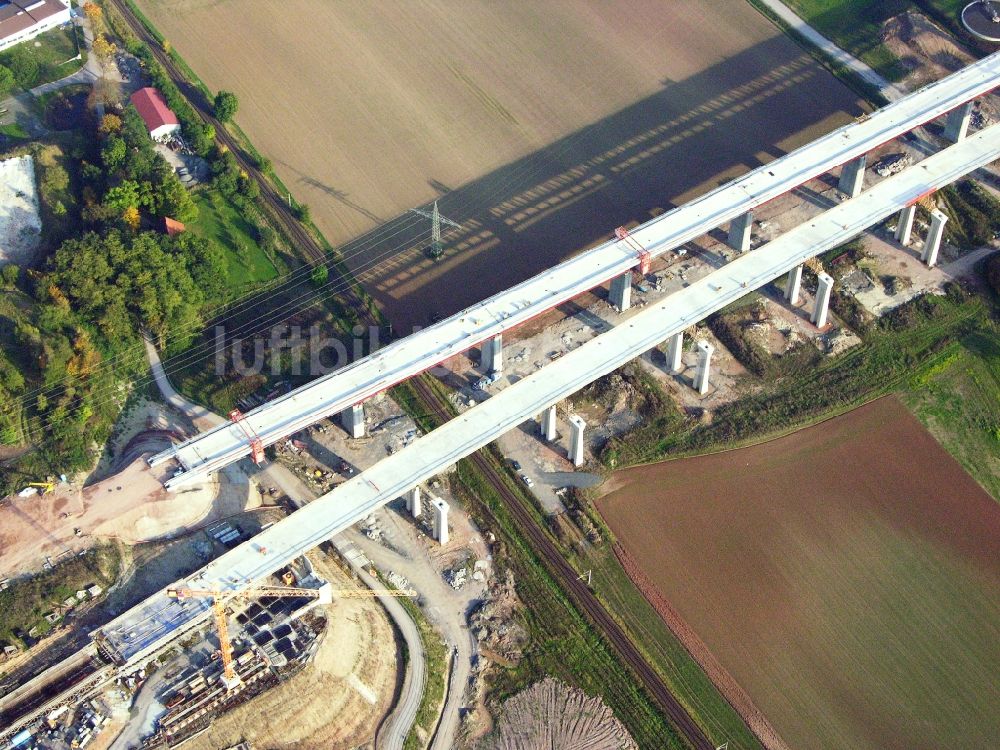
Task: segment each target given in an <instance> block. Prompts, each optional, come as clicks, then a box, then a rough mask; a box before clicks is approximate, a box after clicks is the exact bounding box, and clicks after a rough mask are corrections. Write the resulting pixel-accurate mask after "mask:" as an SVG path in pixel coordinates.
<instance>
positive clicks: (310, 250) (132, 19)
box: [110, 0, 377, 324]
mask: <svg viewBox="0 0 1000 750" xmlns="http://www.w3.org/2000/svg"><path fill="white" fill-rule="evenodd" d="M110 3H111V5H113V6H114V7H115V9H116V10H117V11H118V12H119V14H120V15H121V16H122V18H123V19H124V20H125V23H126V24H128V26H129V28H130V29H131V30H132V33H133V34H135V35H136V37H137V38H138V39H139V40H140V41H142V42H145V44H146V45H147V46H148V47H149V49H150V51H151V52H152V53H153V57H154V58H156V61H157V62H159V63H160V65H162V66H163V68H164V69H165V70H166V71H167V74H168V75H169V76H170V78H171V79H172V80H173V81H174V83H175V84H176V85H177V87H178V88H179V89H180V90H181V93H183V94H184V96H185V97H186V98H187V100H188V102H190V104H191V106H192V107H193V108H194V111H195V112H197V113H198V116H199V117H200V118H201V119H202V120H203V121H204V122H206V123H208V124H209V125H212V126H213V127H214V128H215V137H216V139H217V140H218V141H219V143H221V144H222V145H223V146H225V147H226V148H227V149H229V151H230V153H232V154H233V156H234V157H235V158H236V161H237V163H238V164H239V166H240V169H242V170H245V171H246V173H247V174H248V175H250V176H251V177H253V179H254V181H255V182H256V183H257V185H258V186H259V187H260V194H261V199H262V200H263V201H264V203H265V205H266V206H267V207H268V208H269V209H270V212H271V214H272V216H273V217H274V219H275V220H276V221H277V222H278V224H279V225H280V226H281V229H282V231H283V232H284V233H285V236H286V237H288V238H289V239H290V240H291V241H292V243H293V244H294V245H295V246H296V247H297V248H298V250H299V251H300V252H301V253H302V254H303V257H304V258H305V259H306V260H307V261H308V262H309V263H311V264H319V263H325V264H327V266H328V267H329V268H330V271H331V272H332V273H334V274H338V269H337V268H336V267H333V266H332V265H331V264H329V263H327V260H328V259H327V254H326V251H325V250H324V248H323V246H322V245H321V244H320V243H319V241H318V240H317V239H316V238H315V237H314V236H313V235H312V234H311V233H310V232H309V230H308V229H306V228H305V227H304V226H303V225H302V223H301V222H300V221H299V220H298V219H297V218H296V217H295V216H294V214H292V212H291V209H290V208H289V207H288V205H287V204H286V203H285V200H284V198H283V197H282V196H281V195H280V194H279V193H278V191H277V190H276V189H275V187H274V185H272V184H271V182H270V180H268V179H267V177H266V176H265V175H264V174H263V173H262V172H261V171H260V169H259V168H258V167H257V164H256V162H255V160H254V159H253V158H251V157H250V155H249V154H248V153H247V152H246V150H245V149H244V148H243V146H242V144H241V143H240V142H239V141H238V140H237V139H236V138H234V137H233V135H232V134H231V133H230V132H229V131H228V130H226V127H225V126H224V125H223V124H222V123H221V122H219V120H217V119H216V118H215V116H214V115H213V114H212V111H211V109H210V105H209V104H208V103H207V102H204V101H203V100H202V99H203V97H202V95H201V92H200V91H197V90H195V88H194V85H193V84H191V83H190V82H189V81H188V80H187V78H186V77H185V76H184V74H183V73H182V72H181V70H180V69H179V68H178V66H177V65H176V63H174V61H173V60H172V59H171V58H170V55H168V54H167V53H166V52H165V51H164V50H163V48H162V47H161V45H160V43H159V42H158V41H157V40H156V38H155V37H154V36H153V35H152V34H151V33H150V32H149V30H148V29H147V28H146V26H145V25H144V24H143V23H142V21H141V20H140V19H139V18H138V17H137V16H136V15H135V13H134V12H133V11H132V9H131V8H130V7H129V5H128V3H127V2H126V1H125V0H110ZM338 275H339V274H338ZM341 280H342V281H344V282H349V283H348V284H346V286H345V288H346V290H347V291H346V292H344V293H343V296H346V297H348V300H346V301H348V302H349V303H350V305H351V306H352V307H354V308H355V309H356V310H357V311H358V313H359V314H362V315H364V316H365V317H367V318H369V319H371V320H372V323H373V324H374V323H376V322H377V321H375V320H374V315H372V314H371V311H370V309H369V308H368V305H367V304H365V302H364V300H362V299H361V297H360V296H359V295H358V293H357V289H356V288H355V287H354V283H353V281H352V280H351V279H347V278H343V277H342V276H341Z"/></svg>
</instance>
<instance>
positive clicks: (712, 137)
mask: <svg viewBox="0 0 1000 750" xmlns="http://www.w3.org/2000/svg"><path fill="white" fill-rule="evenodd" d="M664 84H665V86H666V87H665V88H664V89H661V90H659V91H657V92H656V93H654V94H652V95H651V96H648V97H646V98H644V99H642V100H640V101H638V102H636V103H635V104H633V105H631V106H629V107H626V108H625V109H622V110H620V111H618V112H616V113H614V114H612V115H610V116H608V117H606V118H604V119H602V120H599V121H597V122H595V123H593V124H591V125H588V126H586V127H584V128H582V129H580V130H578V131H576V132H574V133H572V134H570V135H568V136H566V137H564V138H561V139H559V140H557V141H555V142H553V143H552V144H550V145H548V146H546V147H545V148H542V149H540V150H538V151H535V152H534V153H532V154H529V155H528V156H525V157H524V158H522V159H518V160H517V161H514V162H512V163H510V164H508V165H506V166H504V167H501V168H500V169H497V170H495V171H493V172H491V173H490V174H487V175H485V176H483V177H481V178H479V179H476V180H474V181H472V182H469V183H467V184H465V185H462V186H461V187H458V188H456V189H454V190H452V191H450V192H447V193H445V194H443V195H442V196H441V197H440V198H439V199H438V204H439V206H440V209H441V213H442V214H443V215H444V216H446V217H448V218H449V219H452V220H454V221H456V222H458V223H460V224H461V225H462V229H455V228H452V227H443V229H444V236H443V240H444V250H445V252H444V255H443V256H442V257H441V258H438V259H437V260H433V259H430V258H428V257H427V256H426V255H425V254H424V253H423V250H424V248H425V247H426V246H427V243H428V240H429V233H430V226H429V224H430V223H429V222H426V221H419V220H415V218H414V216H413V214H412V213H409V212H407V213H403V214H401V215H399V216H397V217H395V218H394V219H392V220H390V221H389V222H387V223H386V224H383V225H381V226H379V227H377V228H376V229H373V230H372V231H370V232H368V233H366V234H365V235H362V236H360V237H358V238H356V239H355V240H353V241H351V242H349V243H347V244H346V245H344V246H343V247H342V248H341V253H342V254H343V256H344V258H345V259H346V261H347V264H348V266H349V267H350V268H351V270H352V271H353V272H354V273H355V274H356V276H357V277H358V278H359V280H360V281H361V282H362V284H363V285H364V286H365V288H366V289H367V290H368V291H369V292H370V293H371V294H372V295H373V296H374V297H375V299H376V300H377V302H378V303H379V305H380V306H381V307H382V309H383V311H385V313H386V314H387V316H388V318H389V320H391V321H392V323H393V325H394V326H395V327H396V329H397V330H408V329H409V328H410V327H411V326H412V325H415V324H418V325H422V324H426V323H428V322H429V321H430V316H431V313H432V311H433V312H434V313H437V314H439V315H441V314H444V315H449V314H452V313H454V312H457V311H458V310H461V309H463V308H464V307H467V306H468V305H470V304H473V303H475V302H477V301H479V300H481V299H484V298H486V297H488V296H490V295H492V294H495V293H496V292H498V291H501V290H503V289H505V288H507V287H509V286H511V285H513V284H516V283H518V282H520V281H523V280H524V279H527V278H529V277H531V276H533V275H535V274H537V273H539V272H541V271H543V270H545V269H546V268H549V267H551V266H552V265H553V264H555V263H557V262H559V261H561V260H563V259H565V258H566V257H568V256H569V255H571V254H573V253H574V252H577V251H578V250H580V249H581V248H584V247H586V246H588V245H592V244H594V243H596V242H598V241H600V240H603V239H610V238H611V236H612V232H613V230H614V228H615V227H617V226H621V225H626V224H629V223H630V222H642V221H645V220H647V219H648V218H650V210H651V208H653V207H666V208H667V209H669V208H671V207H673V206H674V204H673V203H672V201H674V200H676V199H678V197H680V196H684V197H685V199H688V198H689V197H690V196H685V194H686V193H688V192H689V191H692V190H693V189H694V188H696V187H698V186H699V185H702V184H703V183H705V182H706V181H708V180H711V179H713V178H716V179H719V176H724V177H723V179H721V180H720V181H725V180H727V179H730V178H732V177H734V176H736V175H739V174H742V173H745V172H746V171H748V170H749V169H751V168H753V167H756V166H759V165H760V164H762V163H764V162H765V161H770V160H771V159H772V158H774V157H775V156H780V155H782V154H783V153H784V151H782V149H781V148H780V147H778V146H777V144H779V143H782V142H784V141H785V140H786V139H790V138H792V137H794V136H796V135H797V134H799V133H801V132H802V131H803V130H804V129H807V128H810V127H812V126H816V125H817V124H819V123H823V122H824V121H827V120H829V119H830V118H838V119H839V120H841V121H844V122H846V121H848V120H850V119H851V118H853V117H855V116H857V115H859V114H861V112H862V110H861V107H860V105H859V102H858V100H857V97H856V96H855V95H854V94H853V93H852V92H851V91H850V90H849V89H847V88H846V87H845V86H844V85H843V84H841V83H840V82H839V81H838V80H837V79H836V78H834V77H833V76H832V75H831V74H830V73H829V72H828V71H826V70H825V69H824V68H822V67H821V66H819V65H818V64H817V63H816V62H815V60H813V59H812V57H811V56H810V55H809V54H808V53H806V52H805V51H803V50H802V49H801V48H800V47H798V46H797V45H796V44H794V43H793V42H791V41H790V40H789V39H787V38H785V37H784V36H781V35H778V36H775V37H773V38H771V39H769V40H767V41H765V42H762V43H760V44H758V45H756V46H755V47H753V48H751V49H748V50H746V51H744V52H743V53H741V54H738V55H735V56H732V57H730V58H728V59H726V60H724V61H722V62H720V63H718V64H717V65H714V66H712V67H710V68H708V69H706V70H705V71H702V72H701V73H699V74H697V75H694V76H692V77H690V78H688V79H687V80H684V81H671V82H669V83H667V82H664ZM800 140H802V141H805V140H807V138H806V137H802V138H800ZM304 177H305V176H304ZM306 179H309V178H306ZM428 180H433V178H432V177H430V176H429V177H428ZM432 184H435V183H432ZM436 184H437V185H438V186H440V184H439V183H436ZM440 187H443V186H440ZM334 197H335V199H337V200H343V197H342V196H341V195H339V194H337V195H334Z"/></svg>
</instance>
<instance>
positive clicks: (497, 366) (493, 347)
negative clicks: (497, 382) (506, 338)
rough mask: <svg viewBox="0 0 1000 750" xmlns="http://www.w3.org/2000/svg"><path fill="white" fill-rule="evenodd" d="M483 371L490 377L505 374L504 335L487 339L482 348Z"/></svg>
mask: <svg viewBox="0 0 1000 750" xmlns="http://www.w3.org/2000/svg"><path fill="white" fill-rule="evenodd" d="M480 351H481V353H482V365H483V370H485V371H486V373H487V374H489V375H499V374H500V373H501V372H503V334H499V333H498V334H497V335H496V336H493V337H492V338H489V339H486V341H484V342H483V344H482V347H481V348H480Z"/></svg>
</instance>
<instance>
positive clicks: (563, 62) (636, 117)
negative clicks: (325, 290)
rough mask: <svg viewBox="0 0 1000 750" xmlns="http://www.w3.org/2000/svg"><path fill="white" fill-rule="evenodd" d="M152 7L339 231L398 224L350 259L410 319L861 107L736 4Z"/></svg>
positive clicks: (166, 0)
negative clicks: (440, 245) (440, 223)
mask: <svg viewBox="0 0 1000 750" xmlns="http://www.w3.org/2000/svg"><path fill="white" fill-rule="evenodd" d="M141 5H142V6H143V9H144V10H145V12H147V14H148V15H149V16H150V18H151V19H152V21H153V22H154V23H155V24H157V26H158V27H159V28H160V30H162V31H163V32H164V34H165V35H166V36H167V38H168V39H170V40H171V42H172V43H173V45H174V46H175V48H176V49H177V50H178V51H179V52H180V53H181V54H182V55H183V56H184V57H185V59H186V60H187V61H188V62H189V63H190V64H191V65H192V67H193V68H194V69H195V70H196V71H198V73H199V74H200V75H201V76H202V77H203V78H204V79H205V81H206V83H207V84H208V85H209V86H210V87H212V88H213V89H214V88H227V89H232V90H234V91H236V92H237V93H238V94H239V95H240V98H241V102H242V104H241V111H240V114H239V116H238V118H237V119H238V121H239V123H240V125H241V126H242V127H243V128H244V129H245V130H246V131H247V132H248V134H249V136H250V138H251V139H252V140H253V141H254V143H255V145H257V146H258V148H260V149H261V151H262V152H264V153H265V154H266V155H267V156H268V157H270V158H271V159H272V161H273V162H274V166H275V169H276V171H277V173H278V175H279V176H280V177H281V178H282V180H283V181H284V182H285V183H286V184H287V185H288V186H289V187H290V188H291V189H292V191H293V192H294V194H295V196H296V197H297V198H299V199H300V200H303V201H305V202H306V203H308V204H309V205H310V206H311V208H312V215H313V217H314V219H315V220H316V222H317V224H318V225H319V227H320V229H321V230H323V232H324V233H325V234H326V236H327V238H328V239H329V240H330V241H331V242H334V243H335V244H337V243H340V242H345V241H347V240H350V239H351V238H355V237H358V235H360V234H361V233H363V232H367V231H369V230H371V229H372V228H373V227H376V226H378V225H380V224H381V223H382V222H385V221H389V220H391V221H389V223H388V224H386V225H385V226H382V227H380V228H379V229H378V230H377V231H374V232H372V233H371V234H369V235H366V236H364V237H362V238H360V239H358V240H356V241H354V242H352V243H350V244H349V245H348V246H347V247H346V248H345V252H346V253H347V254H348V256H350V261H349V264H350V265H351V267H352V270H353V271H354V272H355V273H356V274H357V275H359V276H360V277H361V278H362V280H363V281H364V282H365V285H366V286H367V287H368V288H369V290H371V291H372V293H373V294H374V295H375V296H376V298H377V299H378V301H379V302H380V304H381V305H382V306H383V308H384V309H385V311H386V312H387V314H388V315H389V317H390V319H391V320H393V322H394V324H395V325H396V328H397V330H403V329H404V328H406V327H407V326H408V325H409V324H411V323H420V324H423V323H426V322H427V319H428V318H430V317H431V316H433V315H434V314H445V313H448V312H451V311H454V310H457V309H459V308H460V307H462V306H464V305H466V304H469V303H470V302H472V301H475V300H477V299H480V298H482V297H484V296H486V295H487V294H489V293H492V292H494V291H497V290H499V289H501V288H503V287H505V286H507V285H510V284H512V283H514V282H516V281H518V280H520V279H523V278H525V277H527V276H529V275H530V274H532V273H536V272H538V271H539V270H541V269H543V268H545V267H547V266H549V265H551V264H552V263H553V262H554V261H556V260H558V259H560V258H562V257H565V256H566V255H568V254H570V253H572V252H574V251H576V250H578V249H580V247H582V246H583V245H585V244H587V243H589V242H591V241H594V240H596V239H598V238H600V237H602V236H605V235H608V234H609V233H610V232H611V231H612V230H613V228H614V227H615V226H617V225H619V224H625V223H627V222H629V221H631V220H633V219H642V218H646V217H647V216H648V214H647V211H648V210H649V209H651V208H653V207H654V206H661V207H666V206H668V205H669V201H671V200H677V199H678V198H679V197H683V196H690V195H691V194H692V192H693V191H697V190H703V189H704V188H706V187H710V186H714V185H715V184H717V182H718V181H720V180H723V179H725V178H727V177H730V176H732V175H733V174H736V173H738V172H742V171H745V170H746V169H748V168H750V167H753V166H756V165H757V164H759V163H760V162H761V161H767V160H770V159H772V158H773V157H775V156H777V155H780V154H781V153H783V152H784V151H785V150H787V149H788V148H789V147H790V146H792V145H798V144H799V143H801V142H803V141H804V140H806V139H807V138H808V136H809V135H810V134H811V133H812V134H814V133H815V132H816V131H817V130H826V129H829V128H831V127H833V125H835V124H840V123H842V122H844V121H846V120H847V119H849V118H850V117H851V116H854V115H856V114H858V113H859V110H858V109H857V106H856V103H855V100H854V97H853V96H852V95H851V94H850V92H848V91H847V90H846V89H845V88H844V87H843V86H841V85H840V84H839V83H838V82H837V81H836V80H835V79H834V78H833V77H832V76H830V75H829V74H828V73H826V72H825V71H824V70H822V69H821V68H819V67H818V66H817V64H816V63H815V62H814V61H813V60H812V58H810V57H809V56H808V55H807V54H806V53H805V52H804V51H803V50H802V49H801V48H799V47H798V46H797V45H796V44H794V43H793V42H791V41H790V40H788V39H786V38H785V37H783V36H782V35H781V34H780V33H779V32H778V31H777V29H775V28H774V27H773V26H772V25H771V24H770V23H768V22H767V21H765V20H764V19H763V18H762V17H761V16H759V15H758V14H757V13H756V11H754V10H753V9H752V8H751V7H750V6H749V4H746V3H743V2H730V3H720V2H713V1H709V0H702V1H701V2H681V1H680V0H669V1H667V2H661V1H657V2H653V0H643V1H642V2H636V3H631V4H629V5H628V8H627V12H626V11H625V9H623V8H622V6H620V5H618V4H614V3H612V4H608V3H603V2H598V1H597V0H588V1H587V2H578V1H576V0H556V1H554V2H549V3H545V4H542V5H539V4H531V3H509V2H508V3H499V4H498V3H486V2H470V3H464V4H462V5H461V8H460V12H458V11H457V10H456V6H455V5H454V4H453V3H445V2H440V1H436V0H428V1H427V2H421V3H406V2H398V1H394V0H389V1H388V2H380V3H322V4H320V3H310V2H305V0H297V1H295V0H293V1H292V2H288V3H283V4H282V5H281V7H280V11H276V10H275V9H274V8H272V7H270V6H267V5H261V4H249V5H248V4H243V3H236V2H232V1H231V0H230V1H228V2H225V1H224V2H204V1H202V0H160V1H159V2H152V0H147V1H146V2H142V3H141ZM540 9H543V11H540ZM220 30H225V31H224V33H220ZM437 197H442V201H441V208H442V210H443V211H444V213H445V214H446V215H448V216H450V217H451V218H453V219H455V220H456V221H458V222H460V223H462V224H463V226H464V227H465V230H464V231H463V232H454V233H452V234H447V235H446V239H448V240H449V242H448V253H449V257H448V258H446V259H444V260H442V261H439V262H437V263H434V262H432V261H430V260H429V259H427V258H426V257H425V256H424V254H423V248H424V246H425V245H426V243H427V239H428V230H429V226H428V222H427V221H426V220H423V219H418V218H417V217H416V216H414V215H412V214H406V215H403V216H402V217H399V215H400V214H401V213H402V212H404V211H406V210H407V209H408V208H409V207H411V206H414V205H419V204H425V203H427V202H429V201H431V200H433V199H434V198H437ZM393 217H399V218H397V219H394V218H393ZM568 227H569V228H572V233H571V236H570V237H563V236H562V234H563V231H564V230H565V229H566V228H568ZM400 253H402V254H400Z"/></svg>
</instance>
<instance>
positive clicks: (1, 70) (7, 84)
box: [0, 65, 17, 99]
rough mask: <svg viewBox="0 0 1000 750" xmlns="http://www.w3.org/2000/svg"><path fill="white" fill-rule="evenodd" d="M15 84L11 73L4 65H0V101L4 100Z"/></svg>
mask: <svg viewBox="0 0 1000 750" xmlns="http://www.w3.org/2000/svg"><path fill="white" fill-rule="evenodd" d="M16 84H17V81H16V80H15V78H14V73H13V71H12V70H11V69H10V68H8V67H7V66H5V65H0V99H4V98H6V97H7V95H8V94H10V92H11V91H13V90H14V86H15V85H16Z"/></svg>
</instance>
